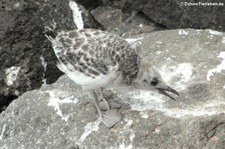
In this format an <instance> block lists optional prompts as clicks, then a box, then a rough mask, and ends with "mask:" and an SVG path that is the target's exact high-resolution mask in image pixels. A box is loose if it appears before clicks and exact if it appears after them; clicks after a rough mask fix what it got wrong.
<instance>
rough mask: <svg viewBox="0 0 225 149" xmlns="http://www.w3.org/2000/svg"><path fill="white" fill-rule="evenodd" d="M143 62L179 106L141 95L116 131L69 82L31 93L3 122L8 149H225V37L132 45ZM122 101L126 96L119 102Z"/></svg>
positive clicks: (158, 37) (126, 108)
mask: <svg viewBox="0 0 225 149" xmlns="http://www.w3.org/2000/svg"><path fill="white" fill-rule="evenodd" d="M127 40H128V41H129V42H131V44H132V45H133V46H136V48H137V50H138V52H139V54H140V55H141V56H142V58H143V60H144V61H148V62H149V63H150V64H152V65H154V66H155V67H156V68H157V69H158V70H159V71H160V73H161V74H162V77H163V78H164V80H165V81H166V82H167V83H168V84H169V85H170V86H172V87H173V88H175V89H176V90H178V91H179V93H180V97H179V98H177V100H176V101H173V100H170V99H168V98H167V97H165V96H162V95H159V94H158V93H152V92H144V91H137V92H132V93H128V94H127V95H126V96H122V99H121V98H119V97H118V96H117V95H116V94H113V93H112V92H111V91H110V90H109V89H108V90H106V91H105V93H106V94H107V96H108V97H109V98H114V100H116V101H117V102H119V103H120V104H121V105H122V108H121V110H120V111H121V113H122V115H123V119H122V121H121V122H120V123H118V124H116V125H115V126H114V127H113V128H112V129H108V128H106V127H105V126H104V125H103V124H102V123H100V120H99V119H97V113H96V112H93V111H95V108H94V105H93V104H92V102H90V101H91V100H90V97H89V96H88V93H86V92H84V91H82V90H81V89H80V88H79V87H78V86H76V85H75V84H74V83H73V82H72V81H71V80H70V79H68V78H67V77H66V76H63V77H61V78H60V79H59V80H58V81H57V82H56V83H54V84H51V85H43V86H42V87H41V89H39V90H33V91H28V92H26V93H25V94H23V95H22V96H20V97H19V98H18V99H17V100H14V101H13V102H12V103H11V104H10V105H9V107H8V108H7V109H6V111H4V112H2V113H1V114H0V146H1V147H2V148H3V149H7V148H82V149H83V148H102V149H105V148H109V149H110V148H111V149H114V148H127V149H131V148H143V149H145V148H146V149H147V148H151V149H159V148H167V149H174V148H178V149H179V148H189V149H196V148H204V149H212V148H216V149H223V148H224V146H225V110H224V109H225V91H224V90H225V79H224V75H225V51H224V49H225V35H224V33H221V32H217V31H213V30H192V29H187V30H169V31H160V32H153V33H149V34H144V35H139V36H137V37H135V38H132V39H127ZM119 95H120V94H119Z"/></svg>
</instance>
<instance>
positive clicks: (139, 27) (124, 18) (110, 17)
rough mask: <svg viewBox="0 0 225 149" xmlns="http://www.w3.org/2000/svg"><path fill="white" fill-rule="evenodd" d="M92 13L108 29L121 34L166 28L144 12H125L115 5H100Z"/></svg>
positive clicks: (136, 33) (135, 33)
mask: <svg viewBox="0 0 225 149" xmlns="http://www.w3.org/2000/svg"><path fill="white" fill-rule="evenodd" d="M91 14H92V15H93V16H94V18H95V19H96V20H97V21H98V22H99V23H100V24H102V25H103V26H104V28H105V29H106V30H107V31H109V32H112V33H114V34H117V35H120V36H125V37H129V36H134V35H138V34H142V33H148V32H152V31H156V30H162V29H165V28H163V27H160V26H159V25H157V24H155V23H154V22H153V21H151V20H150V19H149V18H147V17H146V16H144V15H143V14H142V13H138V12H132V13H123V12H122V10H120V9H117V8H114V7H104V6H100V7H97V8H96V9H94V10H92V11H91Z"/></svg>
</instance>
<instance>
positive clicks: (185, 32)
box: [178, 29, 188, 36]
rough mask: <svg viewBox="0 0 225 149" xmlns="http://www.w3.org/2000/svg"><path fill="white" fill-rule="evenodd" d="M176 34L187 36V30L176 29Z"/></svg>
mask: <svg viewBox="0 0 225 149" xmlns="http://www.w3.org/2000/svg"><path fill="white" fill-rule="evenodd" d="M178 34H179V35H180V36H187V35H188V31H185V30H183V29H180V30H179V31H178Z"/></svg>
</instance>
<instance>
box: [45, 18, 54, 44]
mask: <svg viewBox="0 0 225 149" xmlns="http://www.w3.org/2000/svg"><path fill="white" fill-rule="evenodd" d="M56 28H57V24H56V22H55V21H54V20H52V23H50V25H49V26H45V27H44V34H45V37H46V38H47V39H48V40H49V41H50V42H51V43H52V44H55V42H54V41H55V40H54V38H55V37H56V36H57V33H56Z"/></svg>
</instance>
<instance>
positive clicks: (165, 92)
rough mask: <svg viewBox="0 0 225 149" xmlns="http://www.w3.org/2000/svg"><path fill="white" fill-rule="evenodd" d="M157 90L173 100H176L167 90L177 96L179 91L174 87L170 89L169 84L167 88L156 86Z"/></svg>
mask: <svg viewBox="0 0 225 149" xmlns="http://www.w3.org/2000/svg"><path fill="white" fill-rule="evenodd" d="M158 91H159V93H160V94H163V95H166V96H168V97H170V98H171V99H173V100H176V99H175V98H174V97H173V96H171V95H170V94H169V93H167V92H171V93H174V94H176V95H177V96H180V95H179V93H178V92H177V91H176V90H175V89H172V88H171V87H169V86H167V88H158Z"/></svg>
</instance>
